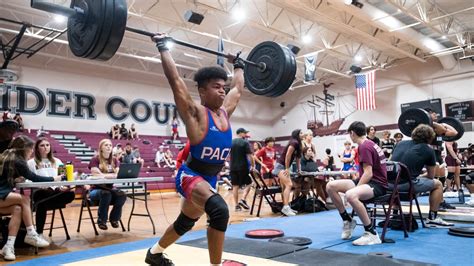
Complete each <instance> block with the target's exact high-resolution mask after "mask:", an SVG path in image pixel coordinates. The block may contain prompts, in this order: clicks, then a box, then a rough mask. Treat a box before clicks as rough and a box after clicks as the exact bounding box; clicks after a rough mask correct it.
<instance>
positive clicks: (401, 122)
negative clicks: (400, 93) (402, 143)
mask: <svg viewBox="0 0 474 266" xmlns="http://www.w3.org/2000/svg"><path fill="white" fill-rule="evenodd" d="M419 124H426V125H429V126H433V122H432V120H431V116H430V114H429V113H428V112H426V111H425V110H423V109H421V108H411V109H408V110H406V111H405V112H403V113H402V114H401V115H400V117H399V118H398V128H400V131H401V132H402V133H403V134H404V135H406V136H410V135H411V132H412V131H413V129H415V127H417V126H418V125H419Z"/></svg>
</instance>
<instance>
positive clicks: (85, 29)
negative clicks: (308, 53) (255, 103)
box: [31, 0, 296, 97]
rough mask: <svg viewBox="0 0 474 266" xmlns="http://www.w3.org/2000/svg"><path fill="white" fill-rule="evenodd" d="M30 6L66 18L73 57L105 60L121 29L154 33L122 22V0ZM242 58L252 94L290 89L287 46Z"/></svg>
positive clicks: (292, 68)
mask: <svg viewBox="0 0 474 266" xmlns="http://www.w3.org/2000/svg"><path fill="white" fill-rule="evenodd" d="M31 7H32V8H35V9H40V10H43V11H46V12H50V13H55V14H60V15H63V16H66V17H68V22H67V27H68V31H67V37H68V42H69V48H70V49H71V51H72V53H73V54H74V55H75V56H77V57H82V58H88V59H92V60H102V61H106V60H109V59H110V58H112V57H113V56H114V55H115V53H116V52H117V50H118V48H119V47H120V44H121V43H122V40H123V37H124V34H125V31H130V32H134V33H137V34H141V35H145V36H149V37H153V36H154V35H155V33H152V32H148V31H144V30H141V29H136V28H132V27H128V26H127V25H126V24H127V12H128V8H127V3H126V0H72V1H71V5H70V7H65V6H61V5H57V4H53V3H48V2H44V1H39V0H31ZM168 41H171V42H173V43H176V44H178V45H182V46H186V47H190V48H193V49H196V50H200V51H203V52H206V53H210V54H214V55H218V56H222V57H225V58H234V57H235V56H234V55H229V54H224V53H222V52H219V51H214V50H211V49H209V48H207V47H203V46H198V45H195V44H191V43H187V42H184V41H180V40H177V39H174V38H171V37H169V38H168ZM243 61H244V62H245V69H244V70H245V74H244V75H245V85H246V87H247V88H248V89H249V90H250V91H251V92H252V93H254V94H257V95H263V96H268V97H277V96H280V95H282V94H284V93H285V92H286V91H287V90H288V89H289V88H290V86H291V84H292V83H293V81H294V79H295V75H296V59H295V56H294V55H293V53H292V52H291V50H290V49H289V48H287V47H284V46H282V45H279V44H278V43H276V42H272V41H266V42H262V43H260V44H258V45H257V46H256V47H254V48H253V49H252V50H251V51H250V53H249V55H248V56H247V59H243Z"/></svg>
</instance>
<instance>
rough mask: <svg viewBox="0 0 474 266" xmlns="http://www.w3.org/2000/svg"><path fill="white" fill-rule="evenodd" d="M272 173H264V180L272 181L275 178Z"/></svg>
mask: <svg viewBox="0 0 474 266" xmlns="http://www.w3.org/2000/svg"><path fill="white" fill-rule="evenodd" d="M271 172H272V171H270V172H267V173H263V174H262V177H263V179H272V178H273V175H272V173H271Z"/></svg>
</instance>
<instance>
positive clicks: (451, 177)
mask: <svg viewBox="0 0 474 266" xmlns="http://www.w3.org/2000/svg"><path fill="white" fill-rule="evenodd" d="M446 178H447V179H449V180H453V179H454V173H448V176H447V177H446Z"/></svg>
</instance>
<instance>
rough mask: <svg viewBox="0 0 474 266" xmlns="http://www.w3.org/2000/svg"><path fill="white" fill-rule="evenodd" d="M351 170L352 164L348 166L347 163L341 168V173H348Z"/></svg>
mask: <svg viewBox="0 0 474 266" xmlns="http://www.w3.org/2000/svg"><path fill="white" fill-rule="evenodd" d="M351 168H352V164H349V163H348V164H344V165H343V166H342V171H349V170H351Z"/></svg>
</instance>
